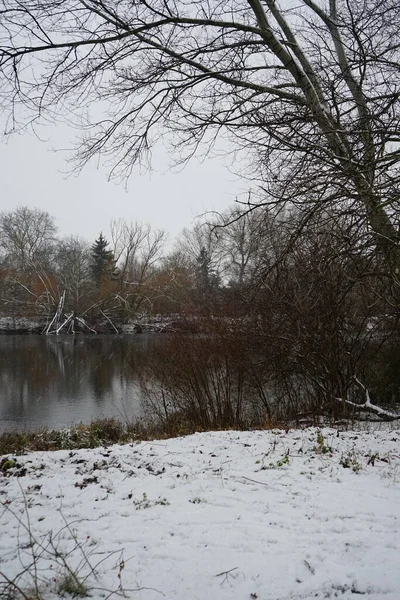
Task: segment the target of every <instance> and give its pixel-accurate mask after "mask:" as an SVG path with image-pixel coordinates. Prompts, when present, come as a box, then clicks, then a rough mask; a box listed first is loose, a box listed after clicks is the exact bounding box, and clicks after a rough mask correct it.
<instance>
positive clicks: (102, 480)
mask: <svg viewBox="0 0 400 600" xmlns="http://www.w3.org/2000/svg"><path fill="white" fill-rule="evenodd" d="M321 433H322V435H319V434H318V431H317V430H316V429H313V428H310V429H306V430H302V431H290V432H288V433H286V432H283V431H252V432H237V431H229V432H222V433H199V434H195V435H192V436H188V437H183V438H177V439H170V440H162V441H154V442H147V443H146V442H142V443H138V444H132V445H126V446H112V447H109V448H107V449H105V448H98V449H95V450H80V451H71V452H70V451H59V452H51V453H41V452H40V453H33V454H29V455H26V456H23V457H18V458H17V459H16V460H17V465H15V466H12V465H13V463H12V462H11V463H8V464H5V463H4V464H3V468H4V474H3V476H0V502H1V503H2V506H1V518H0V571H1V572H2V573H3V574H4V575H5V576H6V577H7V578H8V580H9V581H12V580H14V582H15V583H16V584H17V585H18V586H19V587H20V588H21V589H23V591H25V590H26V589H28V588H29V586H31V587H32V585H34V584H35V582H36V583H37V585H38V588H39V592H40V594H42V596H41V597H43V598H59V597H60V595H61V593H62V590H65V589H67V590H69V591H71V590H72V591H74V589H75V588H76V582H74V577H73V576H72V575H71V574H70V576H69V578H68V577H66V573H67V570H68V568H70V569H72V571H73V572H75V573H77V577H78V579H79V581H80V582H83V583H84V588H85V589H86V590H87V591H88V593H89V594H90V596H91V597H92V598H96V599H97V598H106V597H113V598H114V597H117V594H123V593H124V594H125V595H126V597H128V598H132V599H141V600H159V599H161V598H167V599H169V600H241V599H243V600H246V599H252V598H253V599H255V598H259V599H260V600H267V599H268V600H289V599H291V600H295V599H296V600H297V599H299V600H300V599H302V600H305V599H307V600H308V599H312V598H320V599H321V598H340V599H342V600H346V599H350V598H351V599H353V600H355V599H356V598H368V599H369V600H371V599H374V600H380V599H382V600H399V599H400V531H399V529H400V528H399V515H400V510H399V508H400V448H399V442H400V430H399V429H396V426H395V427H394V428H393V427H392V429H391V430H390V431H389V430H386V431H375V432H369V433H367V432H339V433H338V432H336V431H335V430H333V429H322V430H321ZM10 465H11V468H9V469H7V466H10ZM17 475H19V476H17ZM32 556H34V557H35V562H36V567H35V568H36V571H34V567H33V566H31V567H29V565H30V564H31V563H32V562H33V558H32ZM27 567H29V568H28V569H27V570H26V572H25V574H24V575H20V576H19V574H21V573H22V571H24V570H25V569H26V568H27ZM35 573H36V574H35ZM60 587H61V591H60ZM78 591H81V592H84V591H85V590H84V589H83V588H81V589H80V590H78ZM110 594H111V596H110ZM3 595H4V589H3ZM0 596H1V588H0Z"/></svg>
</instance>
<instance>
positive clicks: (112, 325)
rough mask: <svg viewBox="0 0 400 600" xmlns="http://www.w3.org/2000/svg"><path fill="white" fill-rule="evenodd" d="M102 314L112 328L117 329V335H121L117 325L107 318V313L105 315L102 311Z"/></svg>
mask: <svg viewBox="0 0 400 600" xmlns="http://www.w3.org/2000/svg"><path fill="white" fill-rule="evenodd" d="M100 312H101V314H102V315H103V317H105V318H106V319H107V321H108V322H109V323H110V325H111V327H113V328H114V329H115V333H119V331H118V329H117V328H116V327H115V325H114V323H113V322H112V321H111V319H110V318H109V317H107V315H106V313H104V312H103V311H102V310H101V311H100Z"/></svg>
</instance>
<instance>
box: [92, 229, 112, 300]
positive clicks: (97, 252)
mask: <svg viewBox="0 0 400 600" xmlns="http://www.w3.org/2000/svg"><path fill="white" fill-rule="evenodd" d="M107 246H108V241H107V240H106V238H105V237H104V236H103V233H100V235H99V237H98V238H97V240H95V242H94V244H93V245H92V247H91V259H92V260H91V273H92V277H93V280H94V282H95V283H96V286H97V287H98V288H99V287H100V286H101V284H102V283H103V282H104V281H106V280H107V279H110V278H111V276H112V273H113V271H114V268H115V261H114V254H113V252H112V251H111V250H107Z"/></svg>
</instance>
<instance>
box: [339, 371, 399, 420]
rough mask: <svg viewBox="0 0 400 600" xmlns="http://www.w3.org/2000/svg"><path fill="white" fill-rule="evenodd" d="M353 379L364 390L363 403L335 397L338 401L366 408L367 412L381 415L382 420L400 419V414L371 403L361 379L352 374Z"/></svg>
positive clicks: (362, 408)
mask: <svg viewBox="0 0 400 600" xmlns="http://www.w3.org/2000/svg"><path fill="white" fill-rule="evenodd" d="M353 379H354V381H355V382H356V383H357V385H358V386H360V387H361V389H363V390H364V392H365V402H364V404H357V402H352V401H351V400H348V399H347V398H336V400H337V401H338V402H343V404H347V405H349V406H354V407H355V408H358V409H359V410H366V411H368V412H371V413H373V414H375V415H378V416H379V417H381V419H382V420H383V421H396V420H397V419H400V415H398V414H395V413H392V412H390V411H389V410H385V409H384V408H381V407H380V406H377V405H376V404H373V403H372V402H371V397H370V395H369V391H368V390H367V388H366V387H365V385H364V384H362V383H361V381H360V380H359V379H357V377H355V376H354V377H353Z"/></svg>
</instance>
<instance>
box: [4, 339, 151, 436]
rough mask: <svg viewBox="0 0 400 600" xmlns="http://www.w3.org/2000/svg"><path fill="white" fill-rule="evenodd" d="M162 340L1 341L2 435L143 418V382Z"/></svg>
mask: <svg viewBox="0 0 400 600" xmlns="http://www.w3.org/2000/svg"><path fill="white" fill-rule="evenodd" d="M162 337H163V336H162V335H156V334H142V335H115V336H113V335H93V336H83V335H82V336H78V335H76V336H73V335H71V336H66V335H65V336H45V335H9V336H8V335H2V336H0V432H4V431H10V430H15V429H37V428H40V427H50V428H62V427H68V426H70V425H72V424H76V423H79V422H83V423H89V422H90V421H92V420H94V419H97V418H101V417H117V418H119V419H122V420H123V419H134V420H136V419H137V418H140V417H141V416H142V409H141V399H142V398H143V394H144V392H143V389H142V386H141V383H140V382H141V377H142V375H143V370H144V368H145V366H146V363H147V362H148V360H149V357H150V356H151V351H152V348H153V347H154V345H155V344H157V343H160V342H161V341H162Z"/></svg>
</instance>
